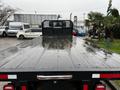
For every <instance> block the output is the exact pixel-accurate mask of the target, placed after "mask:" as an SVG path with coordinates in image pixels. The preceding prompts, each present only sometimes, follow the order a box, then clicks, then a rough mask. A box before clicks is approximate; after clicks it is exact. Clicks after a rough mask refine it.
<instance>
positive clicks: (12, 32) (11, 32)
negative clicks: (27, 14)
mask: <svg viewBox="0 0 120 90" xmlns="http://www.w3.org/2000/svg"><path fill="white" fill-rule="evenodd" d="M28 30H30V25H29V23H23V22H10V23H9V29H8V30H7V35H8V36H16V34H17V32H18V31H23V32H24V31H28Z"/></svg>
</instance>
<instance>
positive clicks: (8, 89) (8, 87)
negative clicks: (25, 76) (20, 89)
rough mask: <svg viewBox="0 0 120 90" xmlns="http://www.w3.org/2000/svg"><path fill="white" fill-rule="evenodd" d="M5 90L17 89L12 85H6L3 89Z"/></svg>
mask: <svg viewBox="0 0 120 90" xmlns="http://www.w3.org/2000/svg"><path fill="white" fill-rule="evenodd" d="M3 90H15V89H14V86H13V85H11V84H10V85H9V84H8V85H5V86H4V87H3Z"/></svg>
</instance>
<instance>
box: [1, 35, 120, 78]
mask: <svg viewBox="0 0 120 90" xmlns="http://www.w3.org/2000/svg"><path fill="white" fill-rule="evenodd" d="M0 58H1V59H0V74H3V73H4V74H19V76H18V77H21V78H23V75H26V78H27V76H29V77H30V75H31V77H30V78H32V75H33V76H34V74H35V75H46V74H48V75H49V74H50V75H51V74H52V75H55V74H58V75H59V74H74V75H75V74H77V76H76V77H78V75H81V77H80V78H81V79H87V78H89V77H91V78H92V76H91V75H92V74H98V73H120V55H118V54H115V53H112V54H109V53H107V52H104V51H103V50H101V49H97V48H94V47H92V46H90V45H88V44H87V43H86V41H85V40H84V39H83V38H80V37H54V38H53V37H42V36H41V37H38V38H36V39H33V40H30V41H25V42H23V43H21V44H19V45H17V46H15V47H11V48H9V49H6V50H4V51H2V52H0ZM21 72H22V73H21ZM20 75H21V76H20ZM82 76H83V77H84V78H83V77H82ZM30 78H29V79H30ZM93 78H94V77H93Z"/></svg>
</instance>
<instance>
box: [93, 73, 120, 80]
mask: <svg viewBox="0 0 120 90" xmlns="http://www.w3.org/2000/svg"><path fill="white" fill-rule="evenodd" d="M92 78H101V79H118V78H120V74H92Z"/></svg>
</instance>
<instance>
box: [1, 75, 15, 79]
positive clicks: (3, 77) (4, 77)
mask: <svg viewBox="0 0 120 90" xmlns="http://www.w3.org/2000/svg"><path fill="white" fill-rule="evenodd" d="M0 79H2V80H8V79H17V75H7V74H0Z"/></svg>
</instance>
